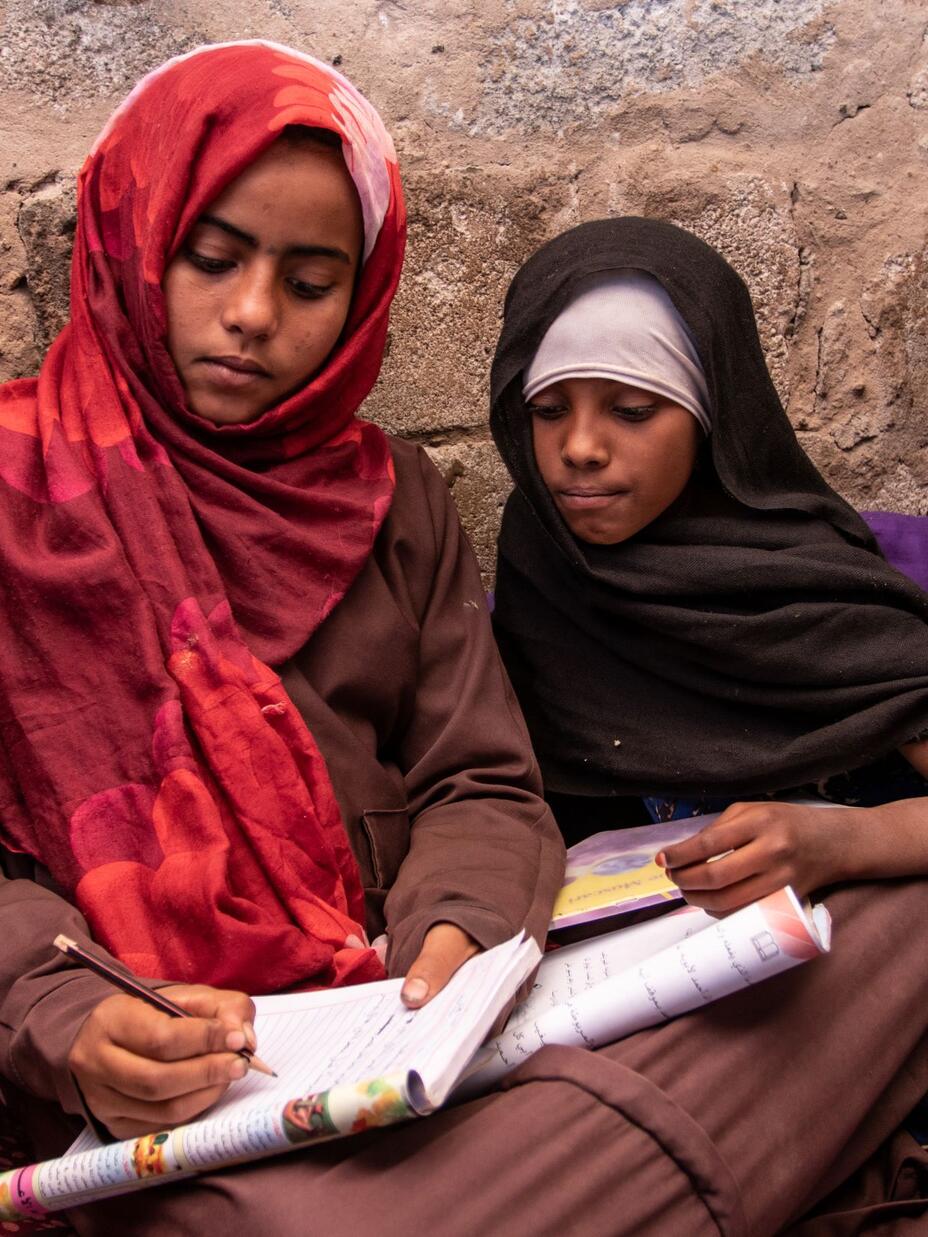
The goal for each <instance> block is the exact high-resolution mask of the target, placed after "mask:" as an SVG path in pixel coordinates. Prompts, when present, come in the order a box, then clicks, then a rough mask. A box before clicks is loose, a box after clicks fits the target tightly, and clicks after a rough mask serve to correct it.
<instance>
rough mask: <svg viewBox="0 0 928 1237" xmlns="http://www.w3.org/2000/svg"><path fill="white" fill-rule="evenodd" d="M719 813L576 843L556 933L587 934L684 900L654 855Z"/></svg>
mask: <svg viewBox="0 0 928 1237" xmlns="http://www.w3.org/2000/svg"><path fill="white" fill-rule="evenodd" d="M718 815H719V814H718V813H712V814H710V815H706V816H690V817H688V818H686V819H684V820H671V821H668V822H667V823H666V824H656V825H641V826H636V827H635V828H633V829H610V830H608V831H607V832H605V833H594V834H593V835H592V837H588V838H584V839H583V841H582V842H578V843H577V844H576V846H571V848H570V849H569V850H568V852H567V870H566V872H565V874H564V885H563V887H562V888H561V892H560V893H559V894H558V897H557V901H556V902H555V904H554V911H553V913H552V917H551V924H550V926H549V929H548V930H549V932H551V933H553V934H554V939H555V940H556V941H571V940H581V939H583V938H584V937H586V936H591V935H593V934H595V933H600V932H606V931H609V930H610V929H611V928H617V927H619V926H620V925H629V924H632V923H637V922H639V921H641V920H642V919H648V918H651V917H652V916H655V915H660V914H663V913H664V912H665V911H669V910H673V909H674V907H677V906H679V905H680V903H681V901H682V899H683V895H682V894H681V892H680V890H679V889H678V888H677V886H676V885H675V884H674V883H673V881H672V880H671V879H670V877H669V876H668V875H667V873H666V872H665V871H664V869H663V868H660V867H658V865H657V864H656V863H655V862H654V856H655V855H657V854H658V853H659V852H660V851H662V850H663V849H664V847H665V846H672V845H673V844H674V843H675V842H682V841H683V840H684V839H685V838H688V837H692V835H693V834H694V833H698V832H699V831H700V830H701V829H705V827H706V826H707V825H710V824H711V823H712V821H714V820H717V819H718Z"/></svg>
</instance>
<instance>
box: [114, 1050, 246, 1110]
mask: <svg viewBox="0 0 928 1237" xmlns="http://www.w3.org/2000/svg"><path fill="white" fill-rule="evenodd" d="M247 1071H248V1062H247V1061H246V1060H245V1059H244V1057H240V1056H238V1055H237V1054H235V1053H231V1052H222V1053H220V1052H213V1053H208V1054H206V1055H204V1056H194V1057H188V1058H186V1059H184V1060H176V1061H156V1060H149V1059H147V1058H146V1057H141V1056H137V1055H136V1054H135V1053H133V1052H127V1051H126V1049H125V1048H121V1047H120V1046H119V1045H117V1044H104V1045H102V1046H101V1049H100V1054H99V1064H98V1065H97V1067H96V1068H95V1069H94V1070H93V1074H94V1076H95V1077H96V1078H97V1079H98V1080H99V1081H100V1082H101V1083H105V1084H107V1085H111V1084H112V1083H114V1082H115V1081H116V1080H118V1089H119V1091H120V1093H121V1094H122V1095H125V1096H129V1097H131V1098H132V1099H137V1100H144V1101H146V1102H148V1103H159V1102H162V1101H164V1100H173V1099H176V1098H177V1097H179V1096H183V1095H187V1094H191V1093H192V1092H195V1091H203V1090H206V1089H209V1088H216V1087H218V1088H220V1089H222V1090H224V1089H225V1088H226V1087H227V1086H228V1085H229V1083H230V1082H234V1081H235V1080H236V1079H237V1078H243V1077H244V1076H245V1074H246V1073H247Z"/></svg>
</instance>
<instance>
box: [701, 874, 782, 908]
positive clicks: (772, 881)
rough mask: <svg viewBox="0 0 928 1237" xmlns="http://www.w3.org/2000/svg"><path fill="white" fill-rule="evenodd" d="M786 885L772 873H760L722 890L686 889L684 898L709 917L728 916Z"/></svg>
mask: <svg viewBox="0 0 928 1237" xmlns="http://www.w3.org/2000/svg"><path fill="white" fill-rule="evenodd" d="M786 883H788V882H784V881H783V880H781V879H780V878H779V877H777V876H776V875H774V874H773V873H769V872H761V873H758V874H757V875H756V876H752V877H750V878H748V879H747V880H742V881H738V882H737V883H735V884H733V885H726V886H725V887H724V888H722V889H687V890H686V891H685V897H686V900H687V902H688V903H689V904H690V906H697V907H699V909H700V910H704V911H708V912H709V914H710V915H730V914H731V913H732V912H733V911H740V910H741V908H742V907H743V906H748V905H750V903H751V902H757V901H759V900H760V899H761V898H766V896H767V894H768V893H776V891H777V890H778V889H782V888H783V885H784V884H786Z"/></svg>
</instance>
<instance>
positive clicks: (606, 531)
mask: <svg viewBox="0 0 928 1237" xmlns="http://www.w3.org/2000/svg"><path fill="white" fill-rule="evenodd" d="M568 527H569V528H570V531H571V532H572V533H573V535H574V536H575V537H577V538H578V539H579V540H580V541H585V542H587V543H588V544H589V545H618V544H619V543H620V542H622V541H627V540H628V539H629V537H631V536H633V535H634V533H635V532H637V531H638V530H637V529H632V530H629V529H627V528H616V527H615V526H608V525H606V526H604V525H602V524H593V523H592V522H589V523H588V522H587V521H585V520H577V521H575V522H574V523H568Z"/></svg>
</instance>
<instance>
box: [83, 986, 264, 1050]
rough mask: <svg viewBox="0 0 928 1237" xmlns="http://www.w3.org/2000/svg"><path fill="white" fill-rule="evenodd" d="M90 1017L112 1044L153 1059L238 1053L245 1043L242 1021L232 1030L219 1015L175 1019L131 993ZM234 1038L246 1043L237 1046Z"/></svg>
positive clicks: (107, 1004) (108, 1002) (113, 1000)
mask: <svg viewBox="0 0 928 1237" xmlns="http://www.w3.org/2000/svg"><path fill="white" fill-rule="evenodd" d="M172 1000H173V997H172ZM90 1017H91V1019H93V1020H94V1021H96V1022H98V1023H99V1029H100V1032H101V1033H102V1037H103V1039H105V1040H106V1041H107V1042H108V1043H111V1044H115V1045H119V1046H120V1047H122V1048H123V1049H125V1050H127V1051H128V1052H129V1053H133V1054H135V1055H137V1056H139V1057H144V1058H146V1059H148V1060H151V1061H179V1060H182V1059H183V1058H186V1057H196V1056H202V1055H203V1054H204V1053H213V1052H224V1051H232V1052H235V1051H238V1049H239V1048H240V1047H242V1044H243V1042H244V1034H243V1032H242V1023H241V1021H239V1022H238V1026H237V1028H236V1030H235V1031H230V1030H229V1029H228V1028H227V1027H226V1025H225V1024H223V1023H222V1022H220V1020H219V1019H218V1018H172V1017H170V1015H168V1014H164V1013H162V1012H161V1011H160V1010H158V1009H153V1008H152V1007H151V1006H149V1005H145V1004H143V1003H142V1002H141V1001H138V1000H136V999H135V997H130V996H125V997H118V998H115V997H114V998H113V999H112V1003H111V1002H110V1001H106V1002H104V1003H102V1004H101V1005H99V1006H98V1007H97V1009H96V1010H95V1011H94V1012H93V1014H91V1016H90ZM236 1032H237V1034H236ZM230 1039H233V1040H236V1042H237V1041H242V1042H241V1043H238V1042H237V1046H234V1045H233V1044H230V1043H229V1042H228V1041H229V1040H230Z"/></svg>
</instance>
